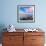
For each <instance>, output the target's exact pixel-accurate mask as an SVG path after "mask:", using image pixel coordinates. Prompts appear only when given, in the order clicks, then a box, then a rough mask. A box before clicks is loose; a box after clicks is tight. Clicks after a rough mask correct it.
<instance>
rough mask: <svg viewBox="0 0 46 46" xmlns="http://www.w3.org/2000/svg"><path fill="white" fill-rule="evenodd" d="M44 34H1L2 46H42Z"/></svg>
mask: <svg viewBox="0 0 46 46" xmlns="http://www.w3.org/2000/svg"><path fill="white" fill-rule="evenodd" d="M44 34H45V33H44V32H3V42H2V45H3V46H44Z"/></svg>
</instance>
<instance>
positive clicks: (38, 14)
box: [0, 0, 46, 32]
mask: <svg viewBox="0 0 46 46" xmlns="http://www.w3.org/2000/svg"><path fill="white" fill-rule="evenodd" d="M18 4H26V5H35V23H18V22H17V5H18ZM45 4H46V0H0V27H1V28H0V31H1V29H2V27H3V28H4V27H7V26H8V25H9V24H13V25H14V26H15V27H16V28H29V27H30V28H37V27H40V28H42V29H43V30H44V31H45V32H46V5H45Z"/></svg>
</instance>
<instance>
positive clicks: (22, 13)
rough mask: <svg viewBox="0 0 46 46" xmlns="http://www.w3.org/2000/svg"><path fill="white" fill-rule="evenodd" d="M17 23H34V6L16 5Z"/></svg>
mask: <svg viewBox="0 0 46 46" xmlns="http://www.w3.org/2000/svg"><path fill="white" fill-rule="evenodd" d="M17 21H18V22H24V23H28V22H30V23H33V22H35V5H17Z"/></svg>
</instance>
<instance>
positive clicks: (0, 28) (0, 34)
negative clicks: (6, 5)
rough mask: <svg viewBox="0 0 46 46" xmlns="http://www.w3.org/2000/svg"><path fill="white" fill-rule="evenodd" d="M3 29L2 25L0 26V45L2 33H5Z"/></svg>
mask: <svg viewBox="0 0 46 46" xmlns="http://www.w3.org/2000/svg"><path fill="white" fill-rule="evenodd" d="M4 28H5V25H4V24H0V43H2V36H3V34H2V32H5V31H6V30H3V29H4Z"/></svg>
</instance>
